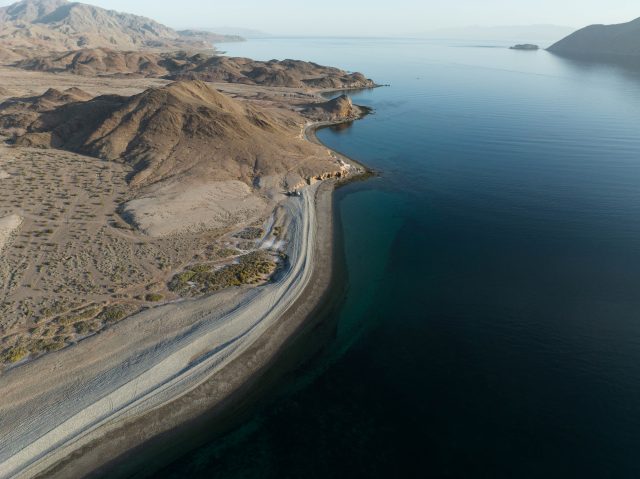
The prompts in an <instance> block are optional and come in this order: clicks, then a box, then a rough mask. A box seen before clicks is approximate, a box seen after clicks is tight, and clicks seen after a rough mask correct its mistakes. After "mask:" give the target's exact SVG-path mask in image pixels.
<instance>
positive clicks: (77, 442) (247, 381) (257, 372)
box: [0, 122, 368, 478]
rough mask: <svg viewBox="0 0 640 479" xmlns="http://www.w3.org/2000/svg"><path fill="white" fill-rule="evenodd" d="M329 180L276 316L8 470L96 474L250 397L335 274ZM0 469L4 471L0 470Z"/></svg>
mask: <svg viewBox="0 0 640 479" xmlns="http://www.w3.org/2000/svg"><path fill="white" fill-rule="evenodd" d="M332 124H336V123H335V122H334V123H328V122H327V123H326V124H325V123H321V124H313V125H308V126H307V128H306V129H305V133H304V136H305V138H306V139H307V140H308V141H314V142H317V143H320V142H319V140H318V139H317V137H316V135H315V132H316V131H317V130H318V129H320V128H323V127H326V126H331V125H332ZM334 154H336V155H338V156H339V157H341V158H343V159H344V160H345V161H347V162H348V163H350V164H351V165H352V166H353V167H354V168H356V171H357V172H358V173H357V174H356V175H352V176H350V177H349V179H354V178H355V177H361V176H362V175H366V174H368V170H367V169H366V168H365V167H364V166H362V165H360V164H359V163H357V162H355V161H354V160H352V159H350V158H347V157H345V156H344V155H340V154H339V153H337V152H334ZM335 186H336V182H335V181H325V182H322V183H320V184H318V185H317V188H314V189H312V191H313V198H311V202H310V205H312V206H311V208H312V209H313V211H312V212H310V213H311V215H312V216H311V218H312V221H313V223H314V227H315V229H316V231H315V238H314V242H313V246H312V247H313V256H314V260H313V268H312V269H311V270H310V277H309V278H308V279H307V281H306V284H305V286H304V288H303V289H302V291H301V292H300V294H299V295H298V296H297V299H296V300H295V301H294V302H293V303H291V304H290V305H288V307H286V308H285V309H284V312H283V313H282V314H281V315H280V316H279V319H277V320H276V321H273V322H272V323H270V324H269V325H267V327H266V328H267V329H264V330H263V331H261V332H260V334H259V335H258V336H257V338H256V339H255V340H252V342H251V343H250V344H249V345H248V347H247V348H246V349H245V350H242V351H241V352H240V353H239V354H237V355H236V356H235V357H234V358H233V359H232V360H231V361H230V362H229V363H228V364H225V365H224V366H223V367H222V368H221V369H220V370H216V371H214V372H212V373H211V374H210V375H208V376H207V377H205V378H204V379H202V381H201V382H200V383H199V384H198V385H197V386H195V387H194V388H192V389H190V390H186V391H184V392H182V393H181V394H179V395H177V396H176V397H173V398H171V399H169V400H168V401H166V402H163V403H162V402H160V403H158V404H156V405H155V406H154V407H152V408H139V409H137V410H136V409H135V408H134V409H132V410H131V412H130V414H128V415H127V414H124V415H122V417H117V416H116V417H109V418H108V422H104V423H102V424H97V425H96V427H94V428H92V429H91V430H90V431H89V432H88V433H83V434H82V436H81V437H80V438H74V440H72V441H70V442H69V443H65V444H64V446H63V447H61V448H57V449H56V448H53V450H51V451H47V454H46V456H45V457H42V458H38V460H37V461H34V462H33V464H29V465H28V467H26V468H24V469H22V470H19V471H16V473H15V474H14V473H12V472H9V474H10V475H8V476H7V477H47V478H49V477H82V476H92V477H99V476H102V475H103V474H104V473H105V472H106V471H108V470H112V469H113V467H114V465H116V464H118V463H119V462H120V461H122V460H125V461H126V460H127V457H130V456H131V454H132V453H133V452H134V451H141V450H144V448H146V447H147V445H148V444H150V443H152V442H154V441H161V440H162V439H163V437H164V438H166V437H169V436H173V435H174V434H175V433H176V432H178V433H179V432H180V430H186V429H188V428H189V425H190V424H193V423H194V422H197V421H200V420H202V418H204V417H208V418H210V419H212V418H214V419H216V420H220V419H219V418H221V417H222V416H227V417H229V416H231V415H233V413H234V411H237V410H238V408H240V407H242V405H243V403H246V402H247V401H249V402H250V401H251V400H252V399H255V396H256V394H257V393H256V392H255V390H256V388H257V389H258V390H259V389H260V388H264V377H265V376H268V375H269V374H268V372H269V369H270V368H271V367H272V365H273V364H274V363H276V362H277V361H278V360H279V359H280V358H279V356H281V355H282V352H283V351H284V350H285V349H287V348H288V347H290V346H291V345H293V344H294V343H295V342H296V339H297V338H298V337H299V336H301V335H303V334H304V332H305V330H308V329H309V328H313V327H317V324H315V323H314V322H313V321H311V318H313V317H314V316H318V315H319V314H318V312H319V310H321V309H322V308H323V307H325V308H326V307H327V304H325V303H326V300H327V298H328V296H329V292H330V291H331V289H332V285H335V281H333V280H335V279H336V278H335V274H334V273H335V271H336V269H335V258H336V254H335V253H336V251H335V241H334V240H335V228H334V226H335V225H334V221H333V219H334V218H333V216H334V211H333V190H334V188H335ZM192 361H193V360H192ZM0 383H1V381H0ZM5 385H6V383H5ZM0 386H2V384H0ZM252 391H253V392H252ZM245 405H246V404H245ZM0 466H2V464H0ZM0 469H1V467H0ZM7 471H9V469H8V468H7V469H5V472H7ZM0 476H2V477H4V474H0Z"/></svg>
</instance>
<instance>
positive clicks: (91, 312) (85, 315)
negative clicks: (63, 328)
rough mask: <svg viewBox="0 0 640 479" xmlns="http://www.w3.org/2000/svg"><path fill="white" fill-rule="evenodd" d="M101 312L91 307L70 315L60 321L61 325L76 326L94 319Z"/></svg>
mask: <svg viewBox="0 0 640 479" xmlns="http://www.w3.org/2000/svg"><path fill="white" fill-rule="evenodd" d="M99 312H100V308H96V307H91V308H87V309H85V310H82V311H76V312H73V313H69V314H67V315H65V316H63V317H61V318H60V319H59V322H60V324H64V325H69V324H75V323H78V322H80V321H84V320H86V319H91V318H94V317H95V316H96V315H97V314H98V313H99Z"/></svg>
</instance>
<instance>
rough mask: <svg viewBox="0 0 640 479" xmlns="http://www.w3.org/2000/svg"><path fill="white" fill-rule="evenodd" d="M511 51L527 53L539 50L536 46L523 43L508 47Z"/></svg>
mask: <svg viewBox="0 0 640 479" xmlns="http://www.w3.org/2000/svg"><path fill="white" fill-rule="evenodd" d="M510 49H511V50H527V51H536V50H540V47H539V46H538V45H533V44H531V43H523V44H521V45H514V46H512V47H510Z"/></svg>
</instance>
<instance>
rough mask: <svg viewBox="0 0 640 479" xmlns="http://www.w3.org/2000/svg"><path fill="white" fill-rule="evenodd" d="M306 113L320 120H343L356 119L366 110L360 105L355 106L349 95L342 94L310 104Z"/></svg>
mask: <svg viewBox="0 0 640 479" xmlns="http://www.w3.org/2000/svg"><path fill="white" fill-rule="evenodd" d="M304 113H305V115H306V116H307V117H310V118H313V119H315V120H319V121H341V120H355V119H357V118H360V117H361V116H362V114H363V113H364V112H363V111H362V109H361V108H360V107H358V106H355V105H354V104H353V102H352V101H351V98H349V97H348V96H347V95H340V96H339V97H337V98H334V99H333V100H329V101H327V102H326V103H319V104H312V105H309V106H308V107H307V108H305V110H304Z"/></svg>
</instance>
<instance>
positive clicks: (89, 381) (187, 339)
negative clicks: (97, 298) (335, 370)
mask: <svg viewBox="0 0 640 479" xmlns="http://www.w3.org/2000/svg"><path fill="white" fill-rule="evenodd" d="M332 188H333V185H332V184H331V183H327V182H323V183H317V184H315V185H313V186H309V187H307V188H305V189H304V190H303V191H302V195H301V196H300V197H292V198H288V199H287V200H286V201H285V202H284V204H283V206H284V207H285V208H286V209H287V211H288V217H289V224H288V230H289V238H290V241H289V244H288V246H287V254H288V256H289V260H290V261H289V267H288V268H287V270H286V271H284V272H283V273H282V274H280V275H279V276H278V277H277V278H276V279H275V280H274V281H272V282H271V283H269V284H267V285H265V286H261V287H257V288H244V289H240V290H229V291H226V292H223V293H221V294H216V295H213V296H210V297H206V298H202V299H198V300H193V301H184V302H180V303H175V304H170V305H166V306H162V307H158V308H156V309H152V310H148V311H145V312H143V313H140V315H139V317H137V318H135V317H134V318H131V320H128V321H124V322H122V323H120V324H118V325H117V326H115V327H113V328H111V329H109V330H107V331H106V332H104V333H102V334H100V335H98V336H95V337H92V338H89V339H87V340H85V341H82V342H81V343H79V344H78V345H77V346H76V347H73V348H68V349H66V350H63V351H60V352H58V353H54V354H50V355H48V356H45V357H43V358H41V359H40V360H37V361H34V362H32V363H28V364H25V365H22V366H20V367H17V368H14V369H12V370H9V371H7V372H6V373H5V374H3V375H1V376H0V397H2V398H3V400H2V402H1V403H0V418H2V420H1V421H0V437H2V438H3V439H2V442H1V443H0V477H2V478H5V477H33V476H36V475H38V474H41V473H43V472H44V471H48V472H47V473H46V476H47V477H71V476H73V477H76V476H81V475H83V474H86V473H88V472H90V470H91V469H92V468H95V467H98V466H100V464H99V461H103V462H104V461H105V457H106V458H107V459H112V458H114V457H116V456H118V455H120V454H122V453H124V452H126V450H127V449H129V448H132V447H135V446H137V445H139V444H140V443H141V442H144V440H146V439H149V438H150V437H153V435H155V434H157V433H160V432H163V431H166V430H170V429H171V428H173V427H176V425H178V424H179V423H180V421H181V420H184V419H185V418H188V417H189V416H191V415H194V414H198V413H202V412H204V411H206V409H208V408H210V407H212V406H214V405H215V404H216V402H217V401H221V400H222V399H224V398H225V397H226V396H228V395H229V394H230V393H232V392H233V390H234V389H236V388H238V387H239V386H241V385H242V384H243V383H244V382H246V381H247V380H248V379H249V378H250V376H251V374H255V372H256V371H258V370H260V369H261V366H264V365H265V364H266V363H267V362H268V361H269V359H270V358H271V357H272V356H273V355H274V354H275V353H276V352H277V350H278V348H279V347H280V346H281V345H282V344H283V343H284V341H286V338H287V337H289V336H290V335H291V334H292V333H293V332H294V331H295V329H296V328H297V327H299V326H300V324H301V323H302V322H304V319H305V314H308V313H309V312H310V306H312V304H311V305H310V304H307V305H306V306H307V307H305V308H302V309H300V308H299V307H298V308H297V309H299V310H300V314H298V315H297V317H294V318H292V317H291V315H289V320H288V321H287V322H286V324H280V323H281V320H280V318H283V317H284V316H286V314H285V313H287V312H288V311H289V310H290V309H291V308H292V307H293V306H294V305H299V304H300V301H303V302H304V301H306V302H308V301H312V302H313V298H317V290H318V288H319V287H320V286H321V284H320V283H317V282H316V281H315V280H314V281H311V278H312V277H313V276H314V275H317V273H318V271H317V270H318V268H327V267H328V268H330V266H327V265H326V263H327V262H326V261H322V262H319V261H316V256H317V255H318V254H325V255H326V248H328V249H329V250H330V249H331V236H329V237H326V234H327V231H329V232H330V231H331V228H332V225H331V214H330V213H329V214H328V211H330V208H331V200H330V198H331V190H332ZM327 198H329V200H327ZM318 202H321V203H322V207H321V208H317V206H318ZM317 212H320V214H321V216H322V218H324V219H323V221H321V222H318V219H317ZM319 225H320V226H321V227H320V228H319ZM323 225H324V226H323ZM319 233H320V234H319ZM323 250H324V252H323ZM329 263H330V261H329ZM324 277H325V283H327V285H328V279H326V278H327V275H326V274H325V275H324ZM309 288H312V289H313V290H314V292H313V294H311V295H310V293H309ZM285 326H286V327H285ZM283 327H284V329H283ZM272 328H275V329H276V330H277V331H278V334H272ZM289 329H290V330H289ZM267 331H269V334H264V333H265V332H267ZM125 338H126V339H125ZM256 342H260V343H261V344H264V346H263V347H262V348H259V349H258V350H257V351H256V350H255V344H256ZM252 346H253V349H254V353H253V355H251V356H248V357H247V355H246V354H245V353H247V351H249V350H250V349H252ZM241 357H242V361H238V359H239V358H241ZM230 364H231V365H235V366H234V367H233V368H230V367H228V366H229V365H230ZM219 372H222V373H223V374H222V375H219V374H217V373H219ZM214 375H215V376H214ZM219 376H223V378H222V379H221V378H220V377H219ZM207 380H210V381H207ZM205 382H209V383H216V384H215V387H214V389H215V391H216V392H215V394H213V393H212V394H210V395H209V397H208V400H207V401H205V402H204V403H203V402H196V403H194V404H192V405H191V407H188V408H187V409H186V410H183V411H182V413H181V414H180V417H168V419H167V422H166V423H165V424H159V423H158V422H157V421H156V422H155V427H154V428H149V429H148V430H145V433H139V434H136V435H131V436H130V437H128V439H129V441H128V443H127V444H126V448H124V449H123V447H124V442H123V443H122V444H121V445H118V444H109V443H108V441H106V440H101V439H104V438H105V435H106V434H108V433H110V432H113V431H115V430H117V429H118V428H122V427H126V425H127V424H130V423H131V422H132V421H143V420H144V417H145V414H146V413H149V412H150V411H154V410H158V409H161V408H163V406H166V405H168V404H169V403H171V402H173V401H175V400H176V399H178V398H180V397H182V396H184V395H186V394H188V393H189V392H191V391H194V390H196V389H198V388H199V387H202V386H203V384H204V383H205ZM169 416H170V415H169ZM142 429H144V427H142ZM138 430H140V429H138ZM145 434H146V437H145ZM125 442H126V441H125ZM89 444H99V445H100V446H101V447H102V448H103V449H100V448H99V447H97V446H96V447H95V448H93V449H94V450H95V451H99V450H100V451H102V452H105V450H107V451H108V452H106V453H105V454H106V455H105V454H102V453H100V457H99V458H95V460H96V462H95V463H91V464H89V463H90V462H91V461H90V460H88V459H87V457H85V458H84V460H83V461H81V462H82V465H79V464H69V463H66V464H65V466H64V467H63V468H60V467H58V468H57V469H50V468H52V467H53V466H56V464H58V463H60V461H63V460H64V459H65V458H68V457H69V456H70V455H71V454H72V453H73V452H75V451H78V450H80V449H82V448H83V447H85V446H87V445H89ZM82 467H85V468H86V469H81V468H82ZM74 468H75V469H74ZM78 468H80V469H78ZM54 471H57V472H54ZM70 475H71V476H70Z"/></svg>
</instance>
